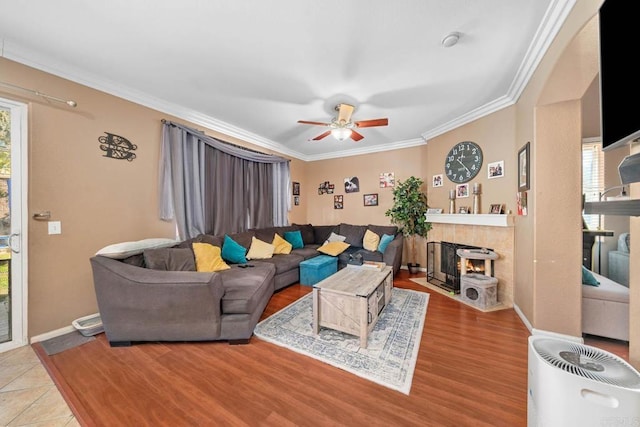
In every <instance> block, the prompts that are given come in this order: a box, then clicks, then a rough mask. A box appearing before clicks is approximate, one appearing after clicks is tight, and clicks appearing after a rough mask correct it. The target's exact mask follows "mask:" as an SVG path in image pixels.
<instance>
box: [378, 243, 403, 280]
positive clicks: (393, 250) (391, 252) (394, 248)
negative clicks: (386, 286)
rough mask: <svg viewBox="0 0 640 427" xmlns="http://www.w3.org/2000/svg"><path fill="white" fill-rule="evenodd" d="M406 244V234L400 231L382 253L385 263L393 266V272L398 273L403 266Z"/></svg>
mask: <svg viewBox="0 0 640 427" xmlns="http://www.w3.org/2000/svg"><path fill="white" fill-rule="evenodd" d="M403 244H404V236H403V235H402V233H398V234H397V235H396V237H395V238H394V239H393V240H392V241H391V242H389V244H388V245H387V248H386V249H385V250H384V253H383V254H382V260H383V261H384V263H385V264H387V265H390V266H392V267H393V274H394V275H395V274H397V273H398V271H399V270H400V267H401V266H402V246H403Z"/></svg>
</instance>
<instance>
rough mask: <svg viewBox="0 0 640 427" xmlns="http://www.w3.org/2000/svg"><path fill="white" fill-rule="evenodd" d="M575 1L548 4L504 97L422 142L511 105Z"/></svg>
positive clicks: (429, 134) (430, 133) (431, 132)
mask: <svg viewBox="0 0 640 427" xmlns="http://www.w3.org/2000/svg"><path fill="white" fill-rule="evenodd" d="M575 3H576V0H555V1H553V2H551V3H550V4H549V7H548V8H547V11H546V12H545V15H544V18H543V20H542V23H541V24H540V26H539V27H538V30H537V31H536V34H535V35H534V38H533V40H532V41H531V44H530V45H529V49H528V50H527V53H526V54H525V57H524V59H523V61H522V63H521V64H520V67H519V68H518V72H517V73H516V76H515V77H514V79H513V81H512V83H511V86H510V87H509V90H508V91H507V94H506V95H504V96H502V97H500V98H498V99H496V100H494V101H491V102H489V103H487V104H485V105H482V106H480V107H478V108H476V109H475V110H472V111H470V112H469V113H467V114H464V115H462V116H460V117H458V118H456V119H454V120H451V121H449V122H447V123H444V124H442V125H440V126H437V127H435V128H433V129H429V130H426V131H425V132H423V133H422V134H421V135H422V137H423V138H424V139H425V140H429V139H430V138H435V137H436V136H439V135H442V134H444V133H446V132H449V131H451V130H453V129H456V128H458V127H460V126H462V125H466V124H468V123H471V122H473V121H475V120H478V119H480V118H482V117H484V116H487V115H489V114H491V113H495V112H496V111H499V110H501V109H503V108H505V107H509V106H511V105H514V104H515V103H516V102H517V101H518V99H519V98H520V95H521V94H522V92H523V91H524V89H525V88H526V86H527V84H528V83H529V80H530V79H531V76H533V73H534V72H535V70H536V68H537V67H538V64H540V61H542V58H543V57H544V55H545V53H546V52H547V49H549V46H550V45H551V43H552V42H553V39H554V38H555V37H556V35H557V34H558V32H559V31H560V29H561V28H562V25H563V24H564V21H565V20H566V19H567V16H568V15H569V13H570V12H571V9H573V6H574V5H575Z"/></svg>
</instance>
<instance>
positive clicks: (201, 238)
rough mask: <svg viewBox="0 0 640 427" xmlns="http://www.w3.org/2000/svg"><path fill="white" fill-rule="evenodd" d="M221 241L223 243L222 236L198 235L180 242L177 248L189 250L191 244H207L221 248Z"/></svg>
mask: <svg viewBox="0 0 640 427" xmlns="http://www.w3.org/2000/svg"><path fill="white" fill-rule="evenodd" d="M223 241H224V236H212V235H210V234H199V235H197V236H196V237H194V238H192V239H187V240H185V241H184V242H181V243H180V244H179V245H178V246H177V247H179V248H189V249H191V248H192V246H191V245H192V244H193V243H208V244H210V245H213V246H217V247H219V248H221V247H222V242H223Z"/></svg>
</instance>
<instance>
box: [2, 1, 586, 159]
mask: <svg viewBox="0 0 640 427" xmlns="http://www.w3.org/2000/svg"><path fill="white" fill-rule="evenodd" d="M575 2H576V0H555V1H553V2H552V3H551V4H550V5H549V8H548V9H547V12H546V13H545V17H544V20H543V23H542V24H541V25H540V27H539V28H538V31H537V32H536V35H535V37H534V40H533V41H532V43H531V45H530V47H529V50H528V51H527V54H526V55H525V58H524V60H523V62H522V63H521V65H520V68H519V69H518V73H517V74H516V77H515V78H514V80H513V82H512V84H511V86H510V88H509V91H508V93H507V95H505V96H502V97H500V98H498V99H496V100H494V101H491V102H489V103H487V104H485V105H482V106H480V107H478V108H476V109H475V110H473V111H470V112H469V113H466V114H464V115H462V116H460V117H458V118H456V119H454V120H451V121H449V122H447V123H444V124H442V125H440V126H437V127H435V128H432V129H429V130H426V131H425V132H423V133H422V134H421V136H422V138H416V139H410V140H404V141H397V142H392V143H387V144H381V145H377V146H372V147H368V148H366V149H365V148H361V149H354V150H343V151H338V152H333V153H326V154H319V155H305V154H303V153H300V152H298V151H296V150H292V149H290V148H288V147H286V146H284V145H282V144H280V143H277V142H275V141H272V140H270V139H268V138H265V137H263V136H261V135H257V134H255V133H253V132H249V131H247V130H245V129H242V128H240V127H237V126H235V125H232V124H229V123H226V122H224V121H222V120H218V119H216V118H215V117H212V116H208V115H206V114H203V113H201V112H199V111H195V110H193V109H190V108H186V107H184V106H181V105H177V104H174V103H171V102H168V101H166V100H163V99H160V98H156V97H153V96H150V95H148V94H146V93H143V92H140V91H137V90H134V89H131V88H128V87H124V86H122V85H121V84H119V83H117V82H114V81H110V80H107V79H103V78H100V77H98V76H96V75H93V74H89V73H86V72H84V71H82V70H80V69H77V68H75V67H70V66H69V65H68V64H66V63H63V62H61V61H59V60H56V59H55V58H52V57H48V56H46V55H42V54H38V53H36V52H35V51H32V50H29V49H27V48H25V47H24V46H20V45H19V44H17V43H14V42H12V41H9V40H5V39H2V51H1V52H0V55H1V56H2V57H5V58H7V59H10V60H12V61H16V62H19V63H21V64H24V65H27V66H29V67H32V68H35V69H38V70H41V71H44V72H47V73H50V74H53V75H55V76H58V77H62V78H65V79H67V80H70V81H72V82H75V83H78V84H82V85H84V86H87V87H90V88H93V89H96V90H100V91H102V92H105V93H108V94H110V95H114V96H117V97H119V98H122V99H125V100H127V101H131V102H134V103H136V104H139V105H142V106H145V107H148V108H151V109H154V110H157V111H160V112H162V113H165V114H169V115H171V116H174V117H177V118H180V119H182V120H186V121H188V122H191V123H194V124H196V125H198V126H202V127H205V128H207V129H210V130H213V131H215V132H220V133H222V134H224V135H228V136H230V137H233V138H238V139H240V140H243V141H246V142H249V143H251V144H254V145H256V146H259V147H262V148H265V149H268V150H273V151H276V152H278V153H279V154H282V155H285V156H290V157H293V158H296V159H299V160H303V161H316V160H325V159H333V158H338V157H348V156H358V155H363V154H369V153H376V152H383V151H390V150H397V149H402V148H409V147H415V146H419V145H425V144H426V143H427V141H428V140H429V139H431V138H434V137H436V136H439V135H442V134H444V133H446V132H449V131H451V130H453V129H456V128H458V127H460V126H462V125H465V124H468V123H470V122H473V121H475V120H477V119H479V118H481V117H484V116H486V115H489V114H491V113H494V112H496V111H499V110H501V109H503V108H505V107H508V106H510V105H513V104H515V102H516V101H517V99H518V97H519V96H520V94H521V93H522V91H523V90H524V88H525V87H526V85H527V83H528V82H529V79H530V78H531V76H532V75H533V72H534V71H535V68H536V67H537V65H538V64H539V63H540V61H541V60H542V58H543V56H544V54H545V53H546V50H547V49H548V47H549V45H550V44H551V42H552V41H553V39H554V37H555V36H556V34H557V33H558V31H559V30H560V28H561V26H562V24H563V23H564V20H565V19H566V17H567V16H568V14H569V12H570V11H571V9H572V8H573V6H574V4H575Z"/></svg>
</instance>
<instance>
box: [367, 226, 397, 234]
mask: <svg viewBox="0 0 640 427" xmlns="http://www.w3.org/2000/svg"><path fill="white" fill-rule="evenodd" d="M367 228H368V229H369V230H371V231H373V232H374V233H376V234H377V235H378V236H382V235H383V234H391V235H392V236H393V237H395V236H396V234H398V227H396V226H395V225H374V224H369V225H368V226H367Z"/></svg>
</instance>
